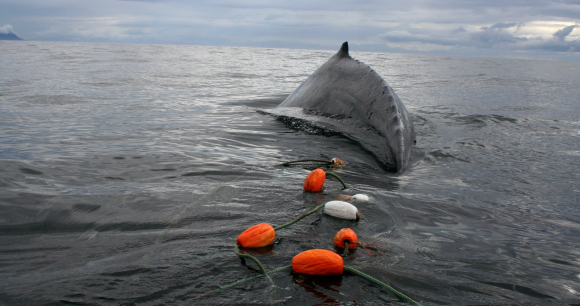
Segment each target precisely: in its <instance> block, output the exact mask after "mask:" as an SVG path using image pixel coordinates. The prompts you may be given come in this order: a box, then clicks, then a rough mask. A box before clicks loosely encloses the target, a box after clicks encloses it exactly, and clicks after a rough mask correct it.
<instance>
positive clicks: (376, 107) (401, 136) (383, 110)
mask: <svg viewBox="0 0 580 306" xmlns="http://www.w3.org/2000/svg"><path fill="white" fill-rule="evenodd" d="M287 107H297V108H301V109H302V111H303V112H304V113H306V114H311V115H314V116H318V117H326V118H330V119H334V120H335V122H333V123H330V126H331V129H332V130H341V127H343V126H345V125H350V126H351V128H349V129H347V132H345V133H343V134H344V135H345V136H347V137H349V138H351V139H353V140H355V141H357V142H359V143H360V144H361V145H362V147H363V148H364V149H366V150H368V151H370V152H371V153H372V154H373V155H375V157H376V158H377V159H378V160H379V161H380V162H381V163H382V164H383V166H384V167H385V168H386V169H387V170H389V171H393V172H402V171H404V170H405V168H406V167H407V165H408V164H409V157H410V152H411V145H412V144H414V143H415V132H414V130H413V123H412V122H411V120H410V119H409V114H408V113H407V110H406V109H405V106H404V105H403V102H401V99H399V97H398V96H397V95H396V94H395V92H394V91H393V89H392V88H391V87H390V86H389V85H388V84H387V83H386V82H385V81H384V80H383V78H381V76H380V75H379V74H378V73H376V72H375V71H374V70H373V69H372V68H371V67H369V66H368V65H366V64H364V63H362V62H360V61H358V60H355V59H353V58H352V57H351V56H350V55H349V54H348V42H345V43H343V44H342V46H341V48H340V50H339V51H338V53H336V54H335V55H334V56H332V57H331V58H330V59H329V60H328V61H327V62H326V63H324V64H323V65H322V66H320V67H319V68H318V69H317V70H316V71H315V72H314V73H312V74H311V75H310V76H309V77H308V78H307V79H306V81H304V83H302V84H301V85H300V86H298V88H296V89H295V90H294V92H292V93H291V94H290V95H289V96H288V97H287V98H286V99H285V100H284V101H283V102H282V103H281V104H280V105H279V106H278V109H281V108H287ZM330 119H326V120H323V121H322V124H323V125H325V126H327V127H328V126H329V124H328V123H329V122H330V121H329V120H330ZM319 123H320V122H319ZM353 127H355V128H353ZM353 130H355V131H357V132H358V134H359V135H358V136H352V135H349V132H352V131H353ZM372 134H374V135H372ZM367 136H369V138H372V140H367V141H361V140H362V139H364V138H367ZM374 136H378V137H374Z"/></svg>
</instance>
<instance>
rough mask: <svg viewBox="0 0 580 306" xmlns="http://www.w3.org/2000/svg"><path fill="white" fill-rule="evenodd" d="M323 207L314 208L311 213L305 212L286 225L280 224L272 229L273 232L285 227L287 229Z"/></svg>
mask: <svg viewBox="0 0 580 306" xmlns="http://www.w3.org/2000/svg"><path fill="white" fill-rule="evenodd" d="M324 205H326V204H322V205H319V206H316V208H314V209H313V210H311V211H309V212H307V213H304V214H303V215H301V216H300V217H298V218H296V219H294V220H292V221H290V222H288V223H285V224H282V225H280V226H277V227H275V228H274V230H275V231H277V230H279V229H283V228H285V227H288V226H290V225H292V224H294V223H296V222H298V221H300V220H301V219H303V218H304V217H307V216H309V215H311V214H313V213H315V212H317V211H318V210H319V209H321V208H322V207H324Z"/></svg>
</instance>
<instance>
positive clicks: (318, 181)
mask: <svg viewBox="0 0 580 306" xmlns="http://www.w3.org/2000/svg"><path fill="white" fill-rule="evenodd" d="M325 180H326V172H324V170H322V169H320V168H318V169H315V170H312V172H310V173H309V174H308V176H307V177H306V179H305V180H304V190H306V191H312V192H314V191H319V190H320V189H322V186H324V181H325Z"/></svg>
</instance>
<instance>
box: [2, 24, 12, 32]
mask: <svg viewBox="0 0 580 306" xmlns="http://www.w3.org/2000/svg"><path fill="white" fill-rule="evenodd" d="M0 34H14V30H13V29H12V26H11V25H9V24H5V25H3V26H1V27H0Z"/></svg>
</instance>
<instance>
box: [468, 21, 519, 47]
mask: <svg viewBox="0 0 580 306" xmlns="http://www.w3.org/2000/svg"><path fill="white" fill-rule="evenodd" d="M515 26H516V23H514V22H512V23H503V22H500V23H496V24H494V25H492V26H491V27H481V31H478V32H473V33H471V34H470V36H471V39H473V41H474V42H475V43H476V45H477V46H479V47H482V48H491V47H494V46H497V45H506V44H515V43H517V42H521V41H526V40H527V38H525V37H518V36H515V35H513V34H511V33H509V32H507V31H504V30H505V29H509V28H512V27H515Z"/></svg>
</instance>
